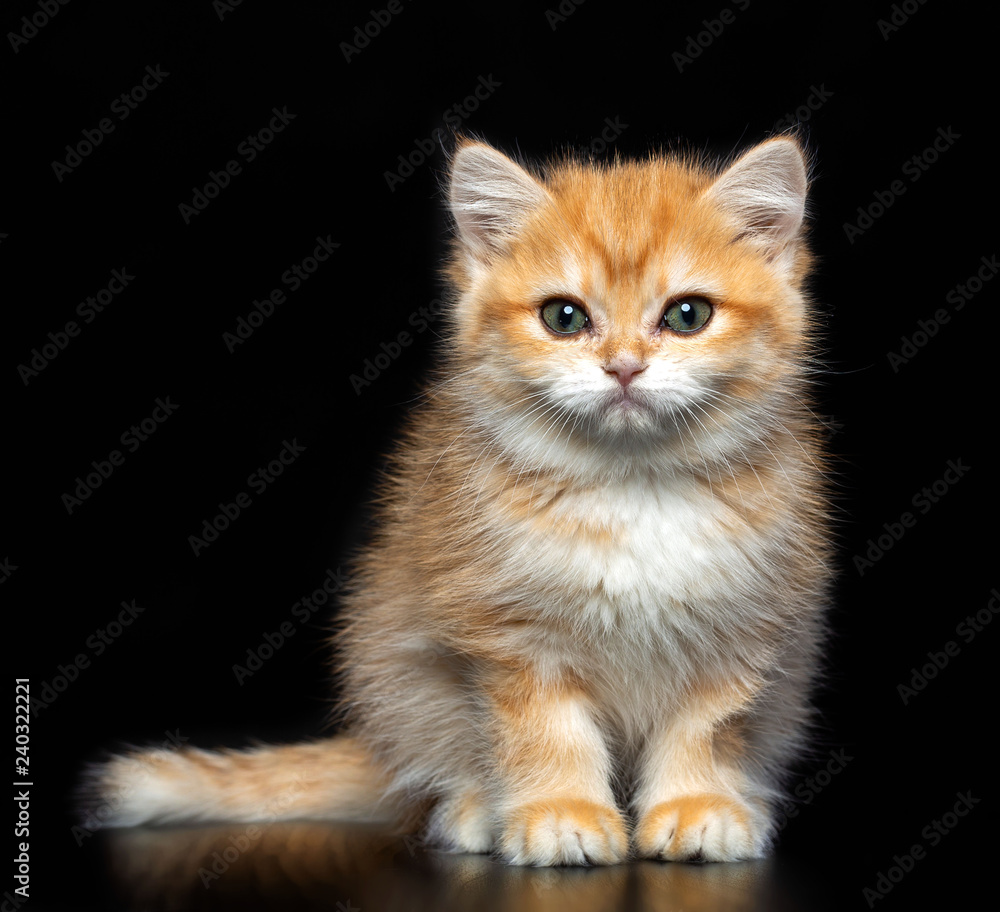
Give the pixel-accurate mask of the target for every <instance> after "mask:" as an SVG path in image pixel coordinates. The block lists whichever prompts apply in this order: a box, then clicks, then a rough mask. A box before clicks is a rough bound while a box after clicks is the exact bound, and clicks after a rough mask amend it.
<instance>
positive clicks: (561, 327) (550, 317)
mask: <svg viewBox="0 0 1000 912" xmlns="http://www.w3.org/2000/svg"><path fill="white" fill-rule="evenodd" d="M542 319H543V320H544V321H545V325H546V326H547V327H548V328H549V329H551V330H552V331H553V332H557V333H559V334H560V335H563V336H568V335H571V334H573V333H578V332H579V331H580V330H581V329H583V328H584V327H585V326H589V325H590V317H588V316H587V311H585V310H584V309H583V308H582V307H580V305H579V304H574V303H573V302H572V301H566V300H558V301H549V303H548V304H546V305H545V306H544V307H542Z"/></svg>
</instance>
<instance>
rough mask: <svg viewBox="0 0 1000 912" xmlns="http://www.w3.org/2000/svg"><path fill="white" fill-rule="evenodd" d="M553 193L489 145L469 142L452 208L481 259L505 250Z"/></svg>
mask: <svg viewBox="0 0 1000 912" xmlns="http://www.w3.org/2000/svg"><path fill="white" fill-rule="evenodd" d="M547 199H548V191H547V190H546V189H545V188H544V187H543V186H542V185H541V184H540V183H538V181H536V180H535V179H534V178H533V177H532V176H531V175H530V174H529V173H528V172H527V171H525V170H524V169H523V168H522V167H521V166H520V165H518V164H517V163H516V162H513V161H511V160H510V159H509V158H507V156H506V155H503V154H502V153H500V152H498V151H497V150H496V149H494V148H493V147H492V146H487V145H486V144H485V143H480V142H469V141H464V142H463V143H462V144H461V145H460V146H459V147H458V149H457V151H456V152H455V155H454V158H453V159H452V163H451V180H450V183H449V186H448V205H449V207H450V208H451V213H452V215H453V216H454V217H455V223H456V225H457V226H458V234H459V237H460V238H461V239H462V241H463V243H464V244H465V246H466V247H467V248H468V249H469V251H470V252H471V253H472V254H473V256H475V257H476V258H477V259H480V260H483V261H487V260H489V259H490V258H491V257H492V255H493V254H494V253H496V252H497V251H499V250H501V249H502V248H503V247H504V245H505V244H506V242H507V241H508V240H509V239H510V238H512V237H513V236H514V235H515V234H516V233H517V232H518V230H519V229H520V228H521V226H522V225H523V224H524V222H525V221H526V220H527V218H528V217H529V216H530V215H531V214H532V213H533V212H534V211H535V210H536V209H537V208H538V207H539V206H541V205H543V203H544V202H545V201H546V200H547Z"/></svg>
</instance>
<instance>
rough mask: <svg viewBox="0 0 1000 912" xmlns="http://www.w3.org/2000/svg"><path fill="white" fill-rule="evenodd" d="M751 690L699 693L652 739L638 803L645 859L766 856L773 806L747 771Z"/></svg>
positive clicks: (639, 835)
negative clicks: (744, 715)
mask: <svg viewBox="0 0 1000 912" xmlns="http://www.w3.org/2000/svg"><path fill="white" fill-rule="evenodd" d="M751 691H752V689H751V688H747V687H745V686H739V685H732V686H710V687H704V688H700V689H695V690H693V692H692V693H690V694H689V695H688V698H687V700H686V701H685V703H684V705H683V707H682V708H681V709H680V710H679V711H678V712H677V713H676V715H675V716H674V717H673V718H672V719H671V720H669V721H667V722H665V723H664V724H663V725H662V727H661V728H660V729H659V730H658V731H657V732H655V733H654V734H653V735H652V736H651V737H650V739H649V741H648V742H647V745H646V749H645V751H644V754H643V758H642V765H641V771H640V781H639V784H638V789H637V792H636V797H635V801H634V807H635V811H636V818H637V820H638V826H637V828H636V833H635V843H636V849H637V851H638V854H639V855H640V856H642V857H644V858H661V859H664V860H669V861H692V860H701V861H740V860H744V859H748V858H760V857H761V856H763V855H764V854H765V852H766V850H767V846H768V841H769V834H770V818H769V811H768V807H767V802H766V801H765V799H764V797H763V794H762V790H761V789H759V788H755V787H754V786H753V784H752V783H751V781H750V780H749V778H748V777H747V775H746V773H745V772H744V771H743V769H742V766H741V764H742V761H743V760H744V755H745V737H744V732H743V724H744V723H743V720H742V717H741V712H742V710H743V709H744V707H745V706H746V705H747V704H748V703H749V701H750V697H751Z"/></svg>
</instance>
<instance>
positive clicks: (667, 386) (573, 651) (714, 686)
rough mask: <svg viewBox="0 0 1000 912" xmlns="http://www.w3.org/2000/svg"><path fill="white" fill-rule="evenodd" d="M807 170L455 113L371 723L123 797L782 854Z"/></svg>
mask: <svg viewBox="0 0 1000 912" xmlns="http://www.w3.org/2000/svg"><path fill="white" fill-rule="evenodd" d="M806 188H807V174H806V163H805V161H804V156H803V152H802V150H801V148H800V147H799V145H798V144H797V143H796V142H795V141H794V140H793V139H790V138H787V137H779V138H775V139H771V140H769V141H767V142H764V143H762V144H760V145H758V146H756V147H755V148H753V149H751V150H749V151H748V152H746V153H745V154H744V155H742V157H740V158H738V159H736V160H735V161H734V162H732V163H729V164H728V165H726V166H713V167H708V166H706V165H704V164H702V163H699V162H695V161H691V160H688V159H685V158H681V157H668V156H660V155H655V156H652V157H650V158H649V159H648V160H646V161H637V162H623V161H616V162H614V163H613V164H603V165H591V164H586V163H583V162H581V161H577V160H574V159H572V158H570V159H567V160H563V161H558V162H555V163H553V164H552V165H551V166H550V167H548V168H547V169H546V170H545V171H544V173H542V172H534V171H528V170H525V169H524V168H522V167H521V166H519V165H518V164H516V163H515V162H513V161H512V160H511V159H509V158H507V157H506V156H504V155H502V154H501V153H500V152H498V151H496V150H494V149H493V148H491V147H490V146H488V145H485V144H483V143H480V142H473V141H468V140H461V141H459V143H458V146H457V149H456V151H455V153H454V156H453V159H452V163H451V171H450V181H449V193H448V201H449V205H450V209H451V213H452V215H453V217H454V221H455V224H456V228H457V235H456V239H455V243H454V248H453V254H452V257H451V260H450V264H449V267H448V276H449V278H450V281H451V284H452V286H453V289H454V295H453V304H452V307H451V310H450V313H449V332H448V338H447V341H446V345H445V350H444V352H443V357H442V363H441V367H440V370H439V372H438V376H437V379H436V382H435V383H434V384H433V385H432V386H430V387H429V389H428V394H427V396H426V399H425V401H424V403H423V404H422V405H421V406H420V407H419V408H418V409H417V411H416V413H415V414H414V415H413V417H412V419H411V420H410V422H409V425H408V427H407V429H406V430H405V433H404V434H403V437H402V440H401V442H400V444H399V446H398V448H397V450H396V453H395V457H394V460H393V462H392V463H391V465H390V469H389V471H388V473H387V477H386V479H385V481H384V484H383V487H382V490H381V498H380V502H379V510H380V513H379V525H378V531H377V533H376V535H375V537H374V540H373V541H372V542H371V543H370V544H369V545H368V546H367V547H366V548H365V549H364V551H363V552H362V554H361V556H360V559H359V561H358V563H357V568H356V574H355V577H354V579H355V582H354V586H353V589H352V591H351V593H350V595H349V596H348V598H347V600H346V605H345V606H344V609H345V610H344V615H343V629H342V631H341V633H340V635H339V637H338V639H337V649H338V657H339V667H340V670H341V673H342V677H343V687H344V690H343V693H344V711H345V716H346V722H347V727H346V732H345V733H343V734H339V735H337V736H335V737H333V738H330V739H328V740H325V741H320V742H316V743H310V744H305V745H293V746H286V747H275V748H266V747H265V748H258V749H253V750H248V751H222V752H217V753H210V752H206V751H199V750H183V751H179V752H166V751H159V752H155V751H154V752H148V753H145V754H142V753H139V754H135V755H132V756H131V757H119V758H116V759H114V760H113V761H111V763H109V764H108V765H106V766H104V767H103V768H102V769H101V770H100V772H99V786H100V788H101V790H102V794H103V796H104V800H105V802H106V803H107V804H108V806H112V807H115V808H116V814H115V817H114V819H113V821H112V822H113V823H116V824H118V825H132V824H140V823H145V822H170V821H180V820H201V819H226V820H240V821H242V820H255V819H256V820H259V819H273V818H276V817H280V818H283V819H290V818H326V817H329V818H333V819H342V820H376V819H378V820H395V821H404V822H405V825H407V826H417V825H425V826H426V827H427V831H428V833H429V835H430V837H431V838H432V839H433V840H434V841H435V842H436V843H438V844H441V845H444V846H447V847H450V848H452V849H455V850H458V851H465V852H488V851H491V850H494V851H497V852H498V853H499V855H500V856H501V857H502V858H503V859H505V860H506V861H508V862H511V863H513V864H534V865H556V864H584V863H588V862H589V863H598V864H608V863H614V862H618V861H621V860H622V859H624V858H626V857H627V855H628V854H629V851H630V843H631V848H632V850H633V852H634V853H635V854H637V855H639V856H643V857H650V858H662V859H693V858H700V859H704V860H735V859H745V858H754V857H758V856H760V855H762V854H763V853H765V852H766V851H767V849H768V846H769V842H770V840H771V838H772V816H771V806H772V804H773V802H774V801H775V799H776V798H777V797H778V796H779V794H780V786H781V781H782V778H783V775H784V773H785V770H786V769H787V766H788V764H789V762H790V760H792V759H793V758H794V757H795V755H796V753H797V751H799V750H800V748H801V745H802V742H803V731H804V727H805V725H806V722H807V718H808V694H809V690H810V681H811V679H812V677H813V675H814V673H815V669H816V666H817V662H818V659H819V649H820V641H821V638H822V630H823V622H822V615H823V612H824V608H825V604H826V599H827V588H828V582H829V567H828V535H827V529H826V522H827V520H826V507H825V498H824V482H823V463H822V458H821V454H820V446H819V443H818V435H817V433H816V430H817V429H816V422H815V420H814V419H813V417H812V413H811V412H810V410H809V408H808V406H807V404H806V403H807V399H808V390H807V388H806V380H805V377H806V375H807V374H808V372H809V371H810V369H811V367H810V360H809V359H810V352H811V342H810V337H811V321H810V314H809V307H808V304H807V301H806V299H805V295H804V292H803V289H802V284H803V280H804V277H805V274H806V271H807V268H808V266H809V256H808V253H807V251H806V248H805V245H804V242H803V240H802V226H803V213H804V206H805V198H806ZM626 812H628V813H626Z"/></svg>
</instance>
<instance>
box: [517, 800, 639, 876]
mask: <svg viewBox="0 0 1000 912" xmlns="http://www.w3.org/2000/svg"><path fill="white" fill-rule="evenodd" d="M500 851H501V853H502V854H503V857H504V859H505V860H506V861H508V862H509V863H511V864H519V865H540V866H547V865H584V864H614V863H615V862H618V861H621V860H622V859H623V858H624V857H625V853H626V852H627V851H628V834H627V832H626V830H625V821H624V819H623V817H622V815H621V814H620V813H619V812H618V810H617V808H614V807H608V806H607V805H603V804H596V803H595V802H593V801H583V800H579V799H573V798H554V799H552V800H550V801H537V802H533V803H532V804H527V805H524V806H522V807H519V808H517V809H516V810H515V811H514V812H513V813H511V814H510V816H509V817H508V818H507V821H506V825H505V827H504V832H503V835H502V836H501V840H500Z"/></svg>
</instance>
